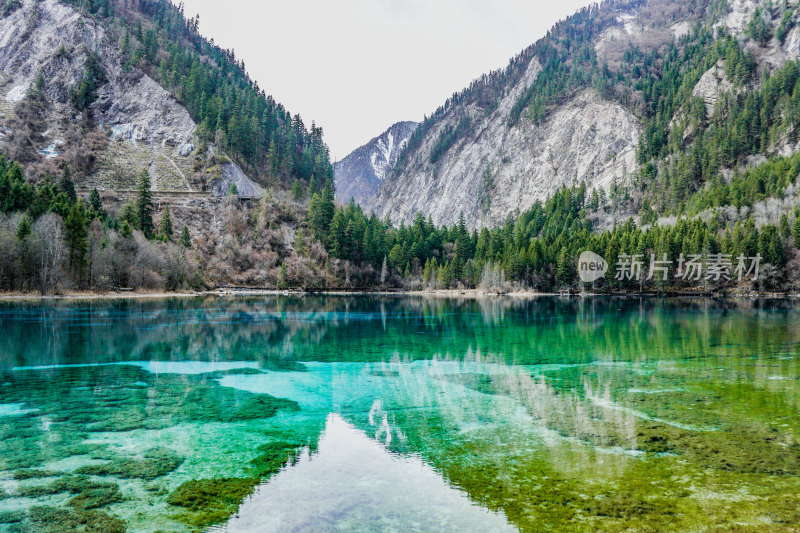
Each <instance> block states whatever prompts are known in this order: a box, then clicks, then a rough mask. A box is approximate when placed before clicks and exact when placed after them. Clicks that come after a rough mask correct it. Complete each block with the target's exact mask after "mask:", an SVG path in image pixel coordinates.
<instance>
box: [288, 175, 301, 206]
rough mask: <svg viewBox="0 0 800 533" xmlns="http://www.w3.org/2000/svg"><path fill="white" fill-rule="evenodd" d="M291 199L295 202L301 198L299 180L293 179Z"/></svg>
mask: <svg viewBox="0 0 800 533" xmlns="http://www.w3.org/2000/svg"><path fill="white" fill-rule="evenodd" d="M291 192H292V199H294V201H295V202H299V201H300V200H302V199H303V187H301V186H300V181H299V180H297V179H295V180H294V183H292V191H291Z"/></svg>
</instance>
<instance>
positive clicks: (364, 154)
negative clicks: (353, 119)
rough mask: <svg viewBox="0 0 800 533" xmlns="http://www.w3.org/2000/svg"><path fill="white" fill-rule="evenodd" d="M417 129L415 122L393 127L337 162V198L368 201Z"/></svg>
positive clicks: (362, 202)
mask: <svg viewBox="0 0 800 533" xmlns="http://www.w3.org/2000/svg"><path fill="white" fill-rule="evenodd" d="M416 127H417V123H416V122H410V121H407V122H398V123H396V124H393V125H392V126H391V127H389V129H387V130H386V131H385V132H383V133H381V134H380V135H379V136H377V137H375V138H374V139H372V140H371V141H369V142H368V143H367V144H365V145H364V146H361V147H359V148H357V149H355V150H354V151H353V152H352V153H350V154H349V155H348V156H347V157H345V158H344V159H342V160H341V161H339V162H337V163H336V164H335V165H334V171H335V173H336V199H337V200H338V201H340V202H349V201H350V199H351V198H353V199H354V200H355V201H356V202H358V203H360V204H366V203H368V202H369V201H371V200H372V198H373V197H374V196H375V193H376V192H377V191H378V188H379V187H380V185H381V182H382V181H383V180H384V178H385V177H386V175H387V174H388V173H389V172H390V171H391V169H392V168H393V167H394V164H395V162H396V161H397V156H398V155H399V154H400V152H401V151H402V150H403V148H404V147H405V145H406V141H407V140H408V137H409V136H410V135H411V133H412V132H413V131H414V128H416Z"/></svg>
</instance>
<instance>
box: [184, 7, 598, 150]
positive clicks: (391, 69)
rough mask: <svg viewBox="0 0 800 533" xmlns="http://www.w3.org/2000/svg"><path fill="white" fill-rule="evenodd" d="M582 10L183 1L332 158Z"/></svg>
mask: <svg viewBox="0 0 800 533" xmlns="http://www.w3.org/2000/svg"><path fill="white" fill-rule="evenodd" d="M173 1H174V2H175V3H176V4H177V3H178V0H173ZM589 3H591V2H589V1H588V0H560V1H555V2H554V1H547V0H527V1H526V0H283V1H274V0H265V1H259V2H254V1H252V0H251V1H245V0H225V1H220V0H184V4H185V14H186V16H187V17H190V16H193V15H195V14H199V15H200V32H201V33H202V34H203V35H205V36H206V37H213V38H214V40H215V41H216V43H217V44H219V45H220V46H222V47H223V48H233V49H234V50H236V57H237V58H241V59H244V61H245V66H246V68H247V71H248V72H249V73H250V76H251V77H253V78H254V79H255V80H257V81H258V83H259V85H260V86H261V87H263V88H264V90H265V91H266V92H267V93H268V94H272V95H273V96H274V97H275V99H276V100H277V101H278V102H281V103H282V104H283V105H284V106H286V108H287V109H288V110H289V111H290V112H291V113H292V114H295V113H300V115H301V116H302V117H303V121H304V122H305V123H306V126H307V127H308V126H310V125H311V122H312V120H313V121H315V122H316V123H317V125H318V126H322V128H323V130H324V134H325V140H326V142H327V143H328V146H329V147H330V149H331V155H332V157H333V159H334V160H338V159H342V158H344V157H345V156H346V155H347V154H348V153H350V152H351V151H352V150H354V149H355V148H357V147H359V146H361V145H362V144H364V143H365V142H367V141H368V140H370V139H371V138H372V137H375V136H376V135H379V134H380V133H381V132H383V131H384V130H385V129H386V128H387V127H389V126H390V125H391V124H393V123H395V122H397V121H400V120H417V121H419V120H422V117H423V115H425V114H430V113H432V112H433V111H434V110H435V109H436V108H437V107H439V106H440V105H442V104H443V103H444V101H445V100H446V99H447V98H448V97H449V96H450V95H451V94H452V93H454V92H457V91H460V90H461V89H463V88H464V87H466V86H467V85H468V84H469V83H470V82H471V81H472V80H473V79H475V78H477V77H478V76H480V75H481V74H483V73H485V72H489V71H490V70H494V69H496V68H500V67H504V66H505V65H506V64H507V62H508V60H509V59H510V58H511V57H512V56H514V55H516V54H517V53H518V52H520V51H521V50H522V49H523V48H525V47H527V46H528V45H530V44H532V43H533V42H535V41H536V40H537V39H538V38H539V37H542V36H543V35H544V34H545V33H546V32H547V30H548V29H549V28H550V27H551V26H552V25H553V24H554V23H555V22H556V21H558V20H560V19H562V18H564V17H566V16H568V15H570V14H572V13H573V12H575V11H576V10H577V9H579V8H580V7H581V6H583V5H588V4H589Z"/></svg>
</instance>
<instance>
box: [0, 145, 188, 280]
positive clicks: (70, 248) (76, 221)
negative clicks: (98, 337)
mask: <svg viewBox="0 0 800 533" xmlns="http://www.w3.org/2000/svg"><path fill="white" fill-rule="evenodd" d="M153 216H154V206H153V200H152V193H151V192H150V178H149V175H148V174H147V171H146V170H144V171H142V173H141V176H140V179H139V187H138V194H137V196H136V199H135V201H131V202H129V203H127V204H125V205H124V206H123V207H122V209H121V210H120V213H119V215H118V216H116V217H113V216H110V215H109V214H108V212H107V211H106V209H105V207H104V205H103V202H102V199H101V197H100V194H99V192H98V191H97V189H93V190H92V191H91V193H90V194H89V195H88V197H87V198H82V197H79V196H78V194H77V193H76V191H75V186H74V183H73V180H72V176H71V172H70V170H69V167H65V169H64V172H63V174H62V175H61V177H60V178H59V179H56V178H55V177H53V176H50V175H47V176H45V178H44V179H43V180H41V181H40V182H39V183H38V184H33V183H32V182H30V181H28V180H27V179H26V178H25V176H24V173H23V171H22V168H21V167H20V165H19V164H18V163H16V162H13V161H8V160H6V158H5V157H4V156H2V155H0V250H2V259H0V274H2V275H0V289H2V290H16V291H39V292H41V293H42V294H46V293H49V292H52V291H57V290H62V289H64V288H71V289H76V290H107V289H111V288H114V287H123V288H167V289H170V290H174V289H178V288H181V287H187V286H189V285H195V286H199V282H200V280H199V278H197V277H196V267H194V266H193V265H192V264H191V263H192V259H191V258H190V257H188V256H187V254H186V253H185V250H186V249H187V248H190V247H191V246H192V240H191V237H190V235H189V230H188V228H187V227H186V226H183V228H182V230H181V232H180V233H179V234H175V232H174V228H173V224H172V219H171V215H170V211H169V207H168V206H167V207H165V208H164V209H163V210H162V212H161V215H160V220H159V221H158V224H156V223H155V221H154V219H153Z"/></svg>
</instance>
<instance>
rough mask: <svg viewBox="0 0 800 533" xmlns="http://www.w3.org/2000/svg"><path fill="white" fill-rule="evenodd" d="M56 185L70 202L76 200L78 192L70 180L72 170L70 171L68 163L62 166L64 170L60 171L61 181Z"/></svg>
mask: <svg viewBox="0 0 800 533" xmlns="http://www.w3.org/2000/svg"><path fill="white" fill-rule="evenodd" d="M58 187H59V188H60V189H61V191H62V192H63V193H64V194H66V195H67V198H68V199H69V201H70V203H75V202H77V201H78V194H77V193H76V192H75V184H74V183H73V182H72V171H70V169H69V165H65V166H64V171H63V172H62V173H61V181H60V182H59V184H58Z"/></svg>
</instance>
